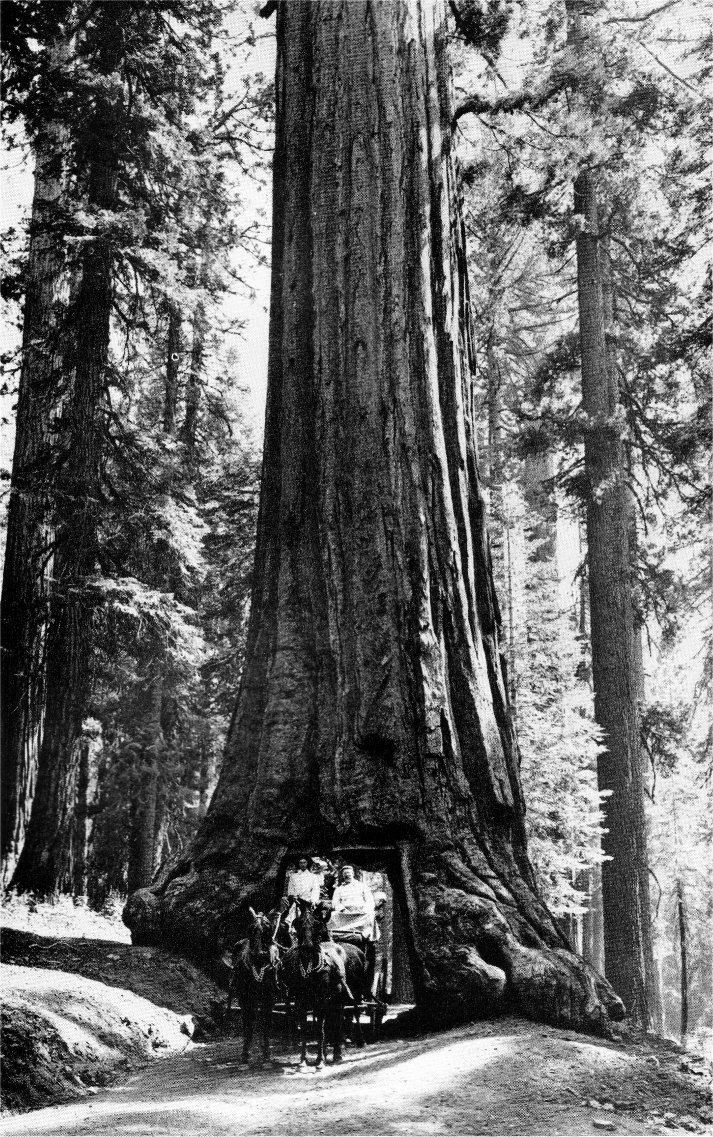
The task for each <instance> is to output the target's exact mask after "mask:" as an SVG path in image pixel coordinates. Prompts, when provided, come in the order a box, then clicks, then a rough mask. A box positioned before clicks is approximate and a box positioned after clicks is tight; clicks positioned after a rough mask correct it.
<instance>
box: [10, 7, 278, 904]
mask: <svg viewBox="0 0 713 1137" xmlns="http://www.w3.org/2000/svg"><path fill="white" fill-rule="evenodd" d="M11 7H12V8H13V16H14V18H13V20H12V21H11V27H10V33H11V34H10V40H11V50H10V52H9V53H8V57H7V67H8V87H9V89H10V91H11V93H12V98H11V100H10V112H11V115H12V116H14V117H15V118H16V119H17V121H18V122H19V123H21V124H22V126H23V128H24V130H25V132H26V134H27V135H28V136H29V138H30V140H31V143H32V146H33V149H34V151H35V156H36V173H35V204H34V207H33V222H32V227H31V230H30V254H29V261H28V263H27V267H26V270H25V271H26V279H27V280H28V293H27V300H26V303H25V323H24V332H23V350H22V370H21V373H20V380H19V391H18V419H17V435H16V449H15V461H14V467H13V475H12V482H11V492H10V504H9V518H8V532H9V536H8V555H7V558H6V566H5V572H4V578H3V621H4V623H3V649H4V653H5V658H4V667H3V682H4V684H5V686H4V689H3V806H4V809H5V810H6V815H5V817H4V820H5V822H6V823H5V824H4V825H3V840H4V842H5V846H4V854H5V872H6V875H7V876H8V877H9V875H10V873H12V872H13V869H14V874H13V877H12V879H13V883H14V884H15V886H16V887H18V888H22V889H30V890H32V891H38V892H42V893H48V892H53V891H55V890H56V889H63V890H73V889H75V890H76V889H80V890H83V888H84V887H85V885H86V878H87V872H89V875H90V883H91V887H92V888H94V889H96V890H97V892H98V893H101V892H103V891H106V889H107V888H111V887H119V888H121V889H123V890H126V888H127V886H132V887H137V886H139V885H140V884H144V883H147V882H148V880H150V879H151V876H152V875H153V872H154V870H155V868H156V866H157V864H158V861H159V860H160V858H161V856H162V855H163V852H164V850H166V849H168V848H170V847H171V842H174V843H175V841H177V840H178V841H180V840H182V839H183V838H184V837H185V833H186V831H189V830H190V828H191V822H190V820H189V819H190V817H191V815H192V814H195V813H196V812H197V811H198V810H199V805H198V803H199V801H201V800H202V801H203V808H204V807H205V797H206V795H207V794H208V792H209V789H210V786H211V784H212V781H213V780H214V778H215V765H216V761H217V753H218V751H219V749H220V740H221V736H222V733H223V730H224V726H225V723H224V719H225V713H224V710H223V708H222V707H221V706H220V701H221V700H220V698H216V694H215V684H214V683H213V681H212V680H211V670H212V671H215V670H216V668H217V667H220V668H222V672H221V676H222V678H223V679H225V680H228V681H229V682H230V683H231V684H232V686H233V688H234V686H235V684H236V682H237V675H238V670H239V655H240V642H241V636H242V620H243V619H244V615H245V613H244V599H243V598H244V590H245V588H246V586H247V575H248V573H247V570H246V567H245V566H246V563H247V562H249V559H250V548H251V539H252V538H251V529H252V526H251V523H250V519H251V517H252V513H253V512H254V508H253V502H254V495H255V487H256V466H255V461H254V459H253V457H252V454H251V452H250V443H249V439H248V438H247V436H246V435H245V433H244V431H243V428H242V427H241V425H240V414H239V405H238V403H237V401H236V394H237V393H236V392H235V390H232V391H231V388H230V377H229V375H228V374H227V372H226V371H225V370H224V369H225V366H226V363H227V360H226V359H225V352H224V349H223V348H222V347H221V340H222V338H223V337H222V335H221V334H220V332H221V331H223V332H224V331H225V330H229V328H226V327H225V323H226V317H225V315H224V314H223V307H222V305H221V299H220V298H221V296H223V295H226V294H227V290H228V289H230V288H232V287H233V286H234V275H235V268H234V263H233V262H234V260H235V258H236V256H237V257H242V258H244V263H245V264H249V263H250V261H251V258H252V259H253V261H254V258H255V257H257V256H258V251H257V246H256V245H255V243H254V241H253V234H252V227H251V226H250V225H249V224H248V225H245V224H244V223H243V222H244V218H242V217H241V215H240V211H239V201H238V200H237V199H236V187H237V179H236V178H235V177H233V176H232V175H231V174H230V172H229V171H228V169H227V163H228V154H230V155H231V158H230V162H231V163H232V164H233V165H234V158H233V157H232V155H233V154H237V155H238V156H239V155H240V154H241V146H243V145H244V144H246V143H249V142H250V131H251V126H250V122H249V114H250V112H251V110H252V107H251V103H253V102H259V101H260V99H261V98H262V93H261V91H260V90H259V89H258V90H256V99H255V100H251V98H250V97H249V93H246V92H243V93H242V95H239V96H238V97H236V98H235V99H233V100H232V103H231V101H230V100H231V96H230V95H229V94H228V93H226V91H225V86H224V78H225V76H224V65H223V63H222V56H224V55H225V53H226V50H227V48H226V46H225V44H224V42H223V41H224V36H223V33H222V29H221V16H222V13H221V10H220V9H219V8H217V7H216V6H215V5H213V4H207V3H206V4H198V5H195V4H190V5H184V4H181V3H166V4H161V3H159V4H137V3H126V4H123V3H121V4H119V3H117V4H101V5H94V4H88V3H86V4H81V3H80V4H66V5H64V4H60V5H42V4H39V5H36V6H34V5H32V4H26V5H23V4H17V5H12V6H11ZM228 118H229V119H230V123H231V131H230V133H229V134H226V133H225V123H226V121H227V120H228ZM221 130H222V132H223V133H222V134H221ZM50 148H51V151H52V154H51V155H50V154H49V150H50ZM50 159H51V160H50ZM218 219H219V220H218ZM239 227H240V228H239ZM231 258H232V259H231ZM30 289H34V291H30ZM35 297H36V299H35ZM221 325H222V327H221ZM221 352H222V355H221ZM229 470H230V471H231V473H232V474H233V475H234V476H235V479H236V482H235V483H234V484H233V483H232V482H231V479H230V478H229V475H228V471H229ZM223 504H225V505H226V507H227V512H228V514H229V516H230V522H229V523H232V524H233V525H234V526H235V528H234V530H233V533H232V534H231V536H233V537H235V539H236V541H239V542H240V546H239V547H240V549H241V554H240V556H238V557H237V558H236V559H235V563H233V564H228V565H225V567H226V570H227V572H226V577H225V579H224V581H223V582H222V586H223V588H224V589H226V590H229V589H232V594H231V601H235V604H236V607H235V611H233V610H232V609H230V610H227V609H226V607H225V604H224V597H222V596H220V595H216V592H217V585H216V584H214V585H213V586H212V589H211V588H210V587H207V588H206V587H205V585H206V581H207V580H208V578H209V577H210V575H211V573H212V574H213V579H215V574H216V572H217V571H218V563H217V560H216V557H217V554H216V555H212V554H211V552H210V551H209V549H208V547H207V545H206V544H205V543H204V538H205V537H206V535H207V532H208V524H207V521H206V517H207V515H208V514H209V513H211V511H213V512H215V511H216V510H217V509H218V508H220V506H221V505H223ZM209 597H210V601H211V602H210V605H208V604H207V600H208V598H209ZM217 659H219V660H220V663H218V662H217ZM226 660H227V661H229V662H227V663H226ZM231 669H232V670H231ZM88 723H89V724H90V726H88V725H87V724H88ZM87 752H88V753H89V754H90V755H91V756H93V758H94V759H95V761H94V762H93V763H90V765H92V767H93V768H92V770H91V772H90V775H91V776H89V777H88V776H87V774H86V771H85V773H84V774H82V765H83V757H82V756H83V755H86V754H87ZM97 779H98V782H97ZM33 791H34V792H33ZM93 796H96V798H97V801H96V802H94V801H93V800H92V798H93ZM30 801H31V805H32V808H31V812H30ZM77 809H78V811H79V813H80V815H81V816H82V817H83V818H84V820H83V822H82V825H81V826H80V829H81V832H80V829H78V828H77V826H76V825H75V824H74V823H73V817H74V815H75V814H76V812H77ZM92 817H96V821H95V822H94V825H93V826H92V824H91V818H92ZM25 826H26V827H27V828H26V832H25ZM92 829H93V830H94V833H93V836H92V848H93V859H91V864H90V867H89V869H88V868H87V855H86V843H87V839H88V838H89V836H90V833H91V832H92ZM23 838H24V839H23ZM20 849H21V851H20ZM18 853H19V859H17V854H18Z"/></svg>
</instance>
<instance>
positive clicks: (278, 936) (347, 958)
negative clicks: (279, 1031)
mask: <svg viewBox="0 0 713 1137" xmlns="http://www.w3.org/2000/svg"><path fill="white" fill-rule="evenodd" d="M321 909H322V906H320V905H317V907H316V909H315V908H314V907H313V906H312V905H311V904H308V903H305V902H299V903H298V911H297V916H296V918H295V920H294V923H293V927H291V928H288V926H287V924H286V922H285V920H284V918H283V917H284V913H283V912H281V911H280V910H279V909H275V910H273V912H271V913H268V915H264V914H263V913H261V912H260V913H258V912H255V911H254V910H253V909H252V908H251V909H250V917H251V925H250V928H249V932H248V936H247V938H246V939H244V940H239V941H238V942H237V943H236V944H235V946H234V949H233V953H232V974H231V978H230V983H229V989H228V1000H227V1005H226V1010H225V1017H226V1019H227V1018H228V1017H229V1015H230V1011H231V1005H232V1002H233V999H234V997H236V996H237V1002H238V1004H239V1007H240V1010H241V1012H242V1019H243V1051H242V1061H243V1062H244V1063H246V1062H247V1061H248V1057H249V1051H250V1044H251V1041H252V1036H253V1031H254V1027H255V1021H256V1018H257V1011H258V1009H259V1008H261V1009H262V1012H263V1058H264V1059H269V1057H270V1039H271V1035H272V1030H273V1026H274V1025H276V1024H275V1023H274V1018H275V1017H276V1018H277V1020H278V1022H279V1021H280V1020H281V1024H282V1025H283V1027H285V1028H286V1029H287V1031H288V1033H289V1034H290V1035H291V1037H292V1038H295V1037H296V1036H298V1037H299V1042H300V1061H301V1065H303V1066H304V1065H306V1049H307V1041H308V1035H309V1028H310V1025H313V1026H314V1027H315V1028H316V1036H317V1068H318V1069H319V1068H320V1067H321V1065H322V1062H323V1060H324V1055H325V1044H326V1042H327V1041H331V1043H332V1046H333V1054H334V1059H333V1060H334V1062H340V1061H341V1057H342V1044H343V1026H344V1022H345V1021H347V1022H351V1023H353V1040H354V1042H355V1044H356V1045H357V1046H363V1045H364V1041H363V1032H362V1026H361V1016H362V1014H364V1012H366V1013H367V1015H368V1016H369V1025H370V1034H371V1037H372V1039H373V1038H375V1037H376V1036H377V1033H378V1031H379V1028H380V1026H381V1023H382V1021H383V1018H384V1014H385V1012H386V1001H385V998H384V995H385V967H384V966H383V963H384V961H383V960H381V958H380V956H379V954H378V952H376V951H375V950H373V948H372V947H371V945H368V944H366V943H364V941H363V940H362V938H361V937H355V936H353V935H339V934H338V933H337V934H335V935H334V936H332V934H331V933H330V932H329V931H328V929H327V919H328V913H326V912H325V911H323V910H321ZM327 1033H330V1034H331V1038H329V1039H328V1038H327Z"/></svg>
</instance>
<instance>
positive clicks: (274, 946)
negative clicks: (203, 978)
mask: <svg viewBox="0 0 713 1137" xmlns="http://www.w3.org/2000/svg"><path fill="white" fill-rule="evenodd" d="M250 918H251V924H250V929H249V931H248V935H247V939H244V940H238V942H237V943H236V944H235V945H234V947H233V973H232V975H231V977H230V985H229V987H228V1003H227V1006H226V1008H225V1017H226V1018H227V1016H228V1015H229V1014H230V1005H231V1003H232V1000H233V995H237V997H238V1002H239V1003H240V1008H241V1010H242V1013H243V1052H242V1055H241V1058H240V1061H241V1063H244V1064H247V1062H248V1058H249V1055H250V1043H251V1042H252V1038H253V1032H254V1030H255V1019H256V1018H257V1012H258V1008H259V1007H262V1013H263V1048H262V1058H263V1061H265V1062H268V1061H269V1060H270V1030H271V1026H272V1008H273V1006H274V1004H275V1002H276V1000H277V997H278V994H279V991H280V981H279V969H280V950H281V949H280V944H279V939H280V936H279V933H280V930H281V924H282V913H281V912H280V911H278V910H274V911H272V912H270V913H269V914H268V915H267V916H265V915H263V913H262V912H255V911H254V910H253V909H252V908H251V909H250Z"/></svg>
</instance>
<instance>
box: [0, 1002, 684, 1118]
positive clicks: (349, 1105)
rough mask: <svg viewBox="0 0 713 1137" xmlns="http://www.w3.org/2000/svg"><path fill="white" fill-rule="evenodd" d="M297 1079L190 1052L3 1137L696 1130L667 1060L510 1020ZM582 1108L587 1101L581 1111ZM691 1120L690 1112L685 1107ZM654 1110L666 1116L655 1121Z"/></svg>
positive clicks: (289, 1070) (219, 1050)
mask: <svg viewBox="0 0 713 1137" xmlns="http://www.w3.org/2000/svg"><path fill="white" fill-rule="evenodd" d="M347 1055H348V1056H347V1058H346V1061H345V1062H344V1064H343V1065H342V1066H339V1067H331V1066H327V1067H326V1068H325V1069H324V1070H322V1071H320V1072H316V1071H314V1070H310V1071H308V1072H304V1073H302V1072H300V1071H299V1070H298V1068H297V1065H296V1061H295V1058H294V1056H293V1055H292V1054H286V1053H279V1052H278V1058H279V1059H280V1060H279V1061H278V1062H277V1063H276V1064H275V1065H274V1066H273V1067H270V1068H269V1069H266V1068H262V1069H258V1068H250V1069H247V1070H246V1069H244V1068H241V1067H240V1066H239V1065H238V1057H239V1042H238V1040H237V1039H231V1040H227V1041H224V1042H220V1043H216V1044H211V1045H207V1046H192V1047H191V1048H190V1050H189V1051H187V1052H186V1053H184V1054H183V1055H181V1056H180V1057H176V1058H166V1059H164V1060H163V1061H162V1062H161V1063H159V1064H156V1065H154V1066H152V1067H151V1068H150V1069H147V1070H144V1071H143V1072H142V1073H140V1074H137V1075H134V1076H133V1077H132V1078H131V1079H130V1080H129V1081H128V1082H127V1083H125V1084H123V1085H121V1086H116V1087H114V1088H113V1089H111V1090H105V1091H103V1092H101V1093H100V1094H98V1095H96V1096H94V1097H91V1098H89V1099H85V1100H83V1101H81V1102H77V1103H73V1104H71V1105H66V1106H57V1107H53V1108H49V1109H43V1110H38V1111H36V1112H33V1113H31V1114H26V1115H24V1116H23V1117H15V1118H6V1120H5V1123H4V1125H3V1126H2V1131H3V1132H4V1133H5V1134H7V1135H8V1137H10V1135H11V1134H12V1135H14V1134H17V1135H18V1137H19V1135H20V1134H33V1135H37V1137H39V1135H43V1134H57V1135H59V1134H62V1135H63V1137H73V1135H79V1134H84V1135H88V1134H106V1135H111V1137H117V1135H121V1134H186V1135H189V1134H190V1135H191V1137H192V1135H193V1134H196V1133H200V1134H206V1135H209V1134H224V1133H225V1134H228V1133H230V1134H248V1133H251V1134H252V1133H254V1134H276V1135H278V1134H279V1135H281V1134H295V1135H301V1134H330V1133H332V1134H333V1133H339V1134H340V1135H346V1134H438V1133H454V1134H456V1133H461V1134H465V1133H467V1134H553V1135H554V1134H571V1135H573V1137H574V1135H577V1137H580V1135H582V1134H593V1133H603V1132H617V1133H622V1134H641V1133H669V1134H670V1133H684V1132H691V1131H693V1132H696V1131H697V1132H704V1131H705V1129H704V1126H703V1125H701V1123H700V1116H701V1114H700V1110H701V1109H702V1108H704V1107H703V1096H702V1087H700V1079H699V1082H698V1083H696V1082H695V1081H694V1079H692V1078H688V1079H687V1078H686V1076H684V1075H679V1074H678V1073H675V1074H674V1073H673V1072H672V1071H674V1070H677V1069H678V1065H679V1059H678V1057H676V1056H672V1057H671V1064H670V1069H669V1062H668V1059H667V1057H666V1056H665V1055H663V1056H662V1057H661V1058H656V1057H653V1056H652V1055H651V1054H650V1053H645V1052H644V1051H643V1050H642V1051H641V1052H638V1051H636V1049H635V1048H632V1047H626V1048H623V1047H616V1046H614V1045H608V1044H603V1043H598V1042H596V1041H593V1040H589V1039H587V1038H584V1037H583V1036H581V1035H575V1034H572V1033H569V1032H564V1031H557V1030H554V1029H550V1028H547V1027H538V1026H535V1025H533V1024H531V1023H527V1022H523V1021H522V1020H519V1019H513V1020H504V1021H499V1022H497V1023H491V1024H488V1023H481V1024H478V1025H473V1026H470V1027H465V1028H462V1029H460V1030H454V1031H450V1032H449V1033H447V1034H440V1035H430V1036H428V1037H425V1038H420V1039H416V1040H406V1041H404V1040H392V1041H388V1042H380V1043H376V1044H372V1045H371V1046H369V1047H367V1049H366V1050H363V1051H361V1052H359V1051H355V1050H352V1049H350V1050H349V1051H348V1052H347ZM590 1103H591V1104H590ZM694 1110H697V1111H698V1113H697V1114H696V1116H692V1114H691V1111H694ZM665 1114H668V1116H665Z"/></svg>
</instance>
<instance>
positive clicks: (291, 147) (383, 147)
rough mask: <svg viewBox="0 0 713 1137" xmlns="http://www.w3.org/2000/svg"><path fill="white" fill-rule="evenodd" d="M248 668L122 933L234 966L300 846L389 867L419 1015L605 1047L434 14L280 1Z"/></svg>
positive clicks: (612, 1010) (429, 9) (604, 995)
mask: <svg viewBox="0 0 713 1137" xmlns="http://www.w3.org/2000/svg"><path fill="white" fill-rule="evenodd" d="M277 25H278V26H277V34H278V64H277V82H276V88H277V139H276V150H275V159H274V214H273V269H272V298H271V327H270V359H269V378H268V398H267V417H266V427H265V451H264V466H263V481H262V495H261V502H260V512H259V521H258V537H257V552H256V564H255V572H254V583H253V597H252V611H251V622H250V630H249V638H248V645H247V658H246V664H245V669H244V674H243V679H242V685H241V690H240V694H239V699H238V705H237V708H236V712H235V716H234V720H233V724H232V728H231V731H230V735H229V740H228V745H227V751H226V756H225V762H224V766H223V770H222V774H221V778H220V782H219V785H218V788H217V790H216V793H215V796H214V798H213V801H212V803H211V806H210V809H209V811H208V813H207V815H206V817H205V819H204V822H203V824H202V827H201V829H200V830H199V833H198V836H197V839H196V840H195V842H194V844H193V846H192V847H191V848H190V850H189V851H188V853H187V854H186V855H184V856H183V857H182V858H181V859H180V860H178V861H177V862H175V863H174V864H173V865H172V866H171V867H170V868H169V869H168V870H167V871H165V872H164V873H163V874H161V875H160V876H159V878H158V880H157V881H156V882H155V883H154V885H153V887H152V889H151V890H141V891H140V892H138V893H134V894H133V896H132V897H131V898H130V900H129V903H128V905H127V909H126V913H125V918H126V920H127V922H128V923H129V925H130V926H131V928H132V931H133V933H134V938H135V939H137V940H143V941H147V940H148V941H150V940H161V939H170V940H171V941H172V942H173V943H175V942H181V943H183V944H184V945H185V946H186V947H190V949H191V950H193V951H195V952H203V953H206V954H209V953H211V952H213V951H215V950H216V949H218V948H219V947H220V946H221V944H222V942H223V939H224V936H225V935H228V934H230V932H231V931H232V926H231V925H232V924H233V923H234V922H237V921H238V920H239V918H240V914H241V911H243V909H244V906H245V904H246V903H247V902H248V901H249V900H253V901H254V900H255V899H257V900H258V901H263V902H265V901H268V900H269V899H271V898H272V895H273V894H274V889H275V887H276V885H277V883H278V880H279V877H280V873H281V872H282V870H283V868H284V864H285V860H286V858H287V857H288V856H290V855H291V854H293V853H294V852H295V851H296V850H298V849H302V848H305V847H307V846H309V847H319V848H322V849H328V848H330V847H332V846H334V845H337V844H339V845H341V846H343V845H344V844H352V845H364V844H366V845H369V846H372V847H373V846H376V847H383V849H384V856H385V858H386V859H388V858H390V859H389V864H390V871H391V872H392V874H393V879H394V883H395V885H396V889H397V895H398V896H399V897H400V903H401V909H402V914H403V916H404V923H405V926H406V930H407V940H408V946H409V952H410V958H411V967H412V973H413V979H414V987H415V990H416V997H417V1000H418V1002H419V1004H420V1005H421V1006H422V1008H423V1009H424V1010H425V1011H426V1012H428V1013H429V1014H431V1015H432V1016H434V1017H439V1018H440V1019H441V1020H442V1021H453V1020H455V1019H457V1018H462V1017H469V1016H472V1015H473V1014H474V1013H477V1012H479V1011H480V1012H485V1011H490V1010H493V1009H496V1008H497V1007H498V1006H500V1005H501V1004H502V1003H503V1001H504V999H506V998H508V997H511V998H513V999H514V1000H515V1002H516V1003H517V1004H518V1005H519V1007H520V1008H521V1009H523V1010H525V1011H527V1012H529V1013H531V1014H533V1015H536V1016H538V1017H542V1018H548V1019H551V1020H554V1021H560V1022H571V1023H575V1024H581V1025H586V1026H588V1027H590V1028H592V1029H597V1028H600V1029H601V1028H603V1027H604V1026H605V1024H606V1021H607V1018H608V1017H612V1018H616V1017H619V1016H620V1015H621V1013H622V1007H621V1004H620V1002H619V1000H618V999H617V998H616V996H614V994H613V993H612V991H611V989H610V988H609V987H608V985H607V984H606V983H605V982H604V981H603V980H601V979H600V978H599V977H598V976H596V974H595V973H594V972H593V971H591V970H590V969H589V968H588V967H587V966H586V965H585V964H584V963H582V961H581V960H579V959H578V958H577V957H576V956H575V955H574V954H572V953H571V952H570V950H569V947H568V944H567V942H566V940H565V939H564V937H563V936H562V934H561V932H560V931H559V929H558V928H557V926H556V924H555V922H554V921H553V919H552V917H551V915H550V914H549V912H548V911H547V909H546V908H545V906H544V904H543V903H542V901H541V900H540V898H539V897H538V895H537V892H536V889H535V885H534V880H533V875H532V871H531V868H530V865H529V863H528V859H527V852H526V846H525V837H524V827H523V814H524V805H523V801H522V794H521V789H520V779H519V772H518V757H517V751H516V745H515V741H514V737H513V732H512V728H511V724H510V718H509V708H508V702H507V696H506V692H505V685H504V683H503V675H502V669H501V661H500V650H499V614H498V608H497V603H496V599H495V595H494V591H493V585H492V574H491V568H490V558H489V551H488V541H487V534H486V530H485V523H484V510H483V498H482V494H481V490H480V486H479V482H478V473H477V469H476V453H475V442H474V424H473V418H472V399H471V379H472V368H473V365H474V360H473V357H472V349H471V340H470V332H469V312H468V292H467V282H466V276H465V256H464V248H463V232H462V226H461V223H460V219H459V209H458V201H457V189H456V182H455V179H454V168H453V159H452V155H451V143H450V132H451V126H450V123H451V106H450V90H449V85H450V80H449V70H448V59H447V45H446V26H445V16H444V5H443V4H442V3H441V2H440V0H434V3H433V4H431V3H429V4H421V3H419V2H418V0H394V2H388V3H387V2H383V3H370V2H369V0H342V2H340V3H338V2H334V0H327V2H322V0H313V2H307V0H291V2H290V3H285V4H280V5H279V6H278V16H277Z"/></svg>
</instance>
